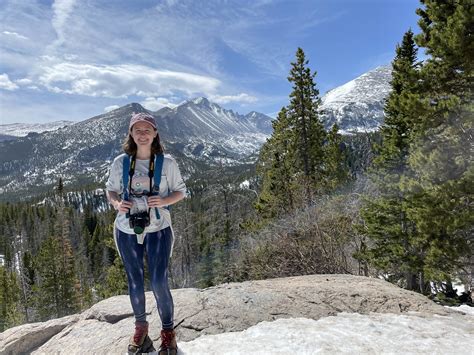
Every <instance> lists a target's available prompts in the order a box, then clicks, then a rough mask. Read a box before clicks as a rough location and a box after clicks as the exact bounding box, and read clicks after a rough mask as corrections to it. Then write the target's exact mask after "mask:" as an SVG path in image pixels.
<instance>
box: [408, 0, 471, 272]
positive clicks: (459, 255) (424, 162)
mask: <svg viewBox="0 0 474 355" xmlns="http://www.w3.org/2000/svg"><path fill="white" fill-rule="evenodd" d="M422 3H423V4H424V8H422V9H418V11H417V13H418V14H419V15H420V17H421V19H420V21H419V24H420V27H421V29H422V32H421V33H420V34H419V35H417V36H416V41H417V43H418V44H419V45H420V47H423V48H425V49H426V53H427V54H428V55H429V56H430V57H429V59H428V60H427V61H426V63H425V64H424V65H423V68H422V71H421V74H422V83H423V86H422V91H421V99H420V102H421V103H422V104H424V112H423V113H422V114H420V115H419V116H418V117H417V120H416V125H415V127H414V136H415V137H416V139H414V140H413V142H412V144H411V146H410V150H411V152H410V157H409V159H408V163H409V166H410V169H411V170H412V172H413V173H412V174H410V175H409V176H407V177H406V179H405V180H404V181H403V189H404V191H406V192H407V193H409V194H411V195H412V196H413V197H412V203H411V204H410V205H409V206H408V207H407V216H408V218H410V219H411V220H413V221H414V223H415V225H416V230H417V233H418V234H419V235H420V238H419V239H420V240H421V242H422V244H423V246H424V250H423V255H424V265H423V271H424V275H425V276H426V279H427V280H437V281H442V280H448V281H450V280H451V278H452V276H453V273H454V272H455V271H456V270H458V269H459V268H460V267H462V265H463V262H464V261H465V258H468V257H469V256H470V255H472V252H473V242H474V239H473V233H472V231H473V230H474V213H473V212H474V211H473V208H472V200H473V197H474V184H473V181H474V161H473V160H474V158H473V157H474V154H473V153H474V152H473V146H474V144H473V128H474V127H473V125H474V120H473V117H474V106H473V85H474V84H473V77H474V71H473V67H474V41H473V40H472V38H473V29H474V7H473V6H472V1H470V0H457V1H448V2H446V1H435V0H424V1H422ZM427 280H425V281H427Z"/></svg>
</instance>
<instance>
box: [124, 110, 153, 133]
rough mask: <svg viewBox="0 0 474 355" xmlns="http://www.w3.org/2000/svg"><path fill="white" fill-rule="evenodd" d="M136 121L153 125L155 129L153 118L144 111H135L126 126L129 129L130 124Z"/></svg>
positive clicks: (130, 127)
mask: <svg viewBox="0 0 474 355" xmlns="http://www.w3.org/2000/svg"><path fill="white" fill-rule="evenodd" d="M138 122H146V123H149V124H151V125H152V126H153V128H154V129H156V122H155V118H154V117H153V116H152V115H149V114H148V113H144V112H140V113H135V114H134V115H132V119H131V120H130V125H129V126H128V129H129V130H131V129H132V126H133V125H134V124H135V123H138Z"/></svg>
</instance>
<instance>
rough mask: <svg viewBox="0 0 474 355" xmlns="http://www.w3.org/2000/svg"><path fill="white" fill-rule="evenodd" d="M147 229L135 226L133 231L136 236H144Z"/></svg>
mask: <svg viewBox="0 0 474 355" xmlns="http://www.w3.org/2000/svg"><path fill="white" fill-rule="evenodd" d="M144 230H145V229H144V228H143V227H142V226H135V227H133V231H134V232H135V234H142V233H143V231H144Z"/></svg>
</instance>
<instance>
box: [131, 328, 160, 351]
mask: <svg viewBox="0 0 474 355" xmlns="http://www.w3.org/2000/svg"><path fill="white" fill-rule="evenodd" d="M151 351H155V348H154V347H153V342H152V341H151V339H150V337H149V336H148V322H135V334H133V335H132V337H131V338H130V343H129V344H128V353H129V354H141V353H148V352H151Z"/></svg>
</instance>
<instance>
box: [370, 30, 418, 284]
mask: <svg viewBox="0 0 474 355" xmlns="http://www.w3.org/2000/svg"><path fill="white" fill-rule="evenodd" d="M418 67H419V64H418V63H417V49H416V46H415V42H414V35H413V32H412V31H411V30H409V31H407V32H406V33H405V35H404V36H403V40H402V43H401V45H397V47H396V56H395V59H394V60H393V62H392V68H393V70H392V80H391V82H390V84H391V87H392V91H391V93H390V95H389V96H388V98H387V100H386V103H385V107H384V110H385V120H384V124H383V125H382V127H381V136H382V142H381V144H380V145H379V146H378V147H377V149H376V150H377V152H378V155H377V157H376V158H375V159H374V162H373V169H372V177H373V181H374V183H375V184H376V186H377V188H378V194H379V196H378V197H377V198H373V197H371V198H370V199H369V200H368V201H366V204H365V206H364V208H363V210H362V217H363V219H364V227H365V233H366V235H367V236H368V237H369V238H370V239H371V240H372V245H371V246H370V247H369V248H368V249H367V251H366V258H367V259H368V260H369V261H370V262H371V263H372V264H373V265H375V266H376V267H378V268H380V269H381V270H383V271H384V272H385V273H388V274H390V275H391V277H392V278H393V279H394V280H395V281H398V280H399V278H404V279H405V286H406V287H407V288H408V289H411V290H414V289H416V288H417V283H416V275H417V274H418V272H419V271H420V268H421V267H422V266H421V264H422V261H421V260H420V258H421V255H420V250H419V248H418V247H417V246H416V245H415V244H416V243H415V240H414V238H415V237H416V229H414V228H413V223H412V222H411V221H410V220H409V219H408V218H407V215H406V211H405V206H406V204H407V196H405V194H404V193H403V192H402V190H401V187H400V181H401V178H402V177H403V175H404V174H406V173H407V158H408V154H409V149H408V148H409V144H410V139H411V136H412V130H413V126H414V123H413V118H412V117H413V113H414V107H415V105H414V104H413V103H414V102H416V100H413V99H412V96H413V95H416V92H417V90H418V85H419V84H418V78H419V74H418Z"/></svg>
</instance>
